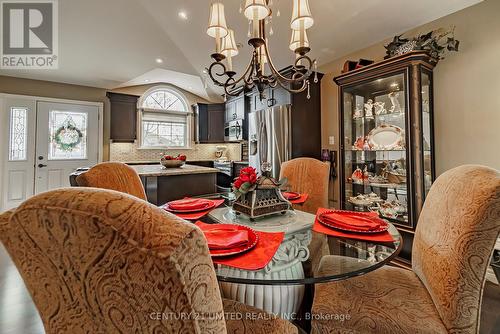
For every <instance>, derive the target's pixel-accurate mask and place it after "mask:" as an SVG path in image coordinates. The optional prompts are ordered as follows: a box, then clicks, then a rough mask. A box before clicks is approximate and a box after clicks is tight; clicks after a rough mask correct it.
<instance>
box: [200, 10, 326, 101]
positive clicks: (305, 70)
mask: <svg viewBox="0 0 500 334" xmlns="http://www.w3.org/2000/svg"><path fill="white" fill-rule="evenodd" d="M271 1H272V0H246V1H245V6H244V8H243V7H240V12H244V15H245V16H246V17H247V19H248V20H249V25H250V26H251V31H249V34H248V35H249V37H251V38H250V39H249V40H248V44H249V45H250V46H252V47H253V51H252V58H251V60H250V63H249V64H248V66H247V67H246V69H245V70H244V71H243V73H242V74H241V75H240V76H239V77H238V78H237V77H236V72H235V71H233V57H235V56H236V55H238V52H239V51H238V47H237V45H236V41H235V37H234V31H233V30H231V29H229V28H228V27H227V24H226V18H225V14H224V5H223V4H222V3H221V2H215V3H213V4H212V5H211V7H210V20H209V25H208V28H207V34H208V35H209V36H211V37H213V38H215V53H213V54H212V55H211V57H212V58H213V60H214V62H213V63H212V64H211V65H210V66H209V67H208V68H207V69H206V72H207V74H208V76H209V77H210V79H211V80H212V81H213V82H214V84H215V85H217V86H220V87H223V88H224V91H225V93H226V95H231V96H237V95H239V94H240V93H241V91H243V90H244V89H245V88H246V89H248V90H251V89H253V87H257V90H258V91H259V93H260V97H261V99H263V98H265V94H264V91H265V89H266V88H267V87H272V88H274V87H276V86H278V85H280V86H281V87H283V88H284V89H286V90H288V91H289V92H291V93H300V92H303V91H305V90H306V89H308V98H309V97H310V95H309V87H310V82H309V80H310V76H311V74H312V72H313V71H316V67H317V65H316V60H312V59H311V58H309V56H308V55H307V53H309V51H310V50H311V49H310V48H309V41H308V38H307V29H309V28H310V27H312V25H313V24H314V20H313V18H312V15H311V10H310V8H309V3H308V0H293V11H292V20H291V23H290V27H291V29H292V37H291V41H290V50H292V51H293V52H294V53H295V54H296V58H295V62H294V63H293V64H292V65H291V66H289V67H288V68H287V69H286V71H280V70H278V69H277V68H276V66H275V65H274V63H273V61H272V58H271V54H270V51H269V43H268V39H267V38H266V32H267V31H268V26H269V25H270V22H271V20H272V16H273V14H272V10H271ZM279 15H280V13H279V10H278V16H279ZM269 31H270V34H272V27H271V28H270V29H269ZM224 60H225V62H224ZM314 81H315V82H318V78H317V74H315V76H314Z"/></svg>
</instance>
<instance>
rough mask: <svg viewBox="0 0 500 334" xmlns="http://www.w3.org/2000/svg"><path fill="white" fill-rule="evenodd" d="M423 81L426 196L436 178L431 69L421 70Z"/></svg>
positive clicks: (423, 144) (423, 145) (423, 146)
mask: <svg viewBox="0 0 500 334" xmlns="http://www.w3.org/2000/svg"><path fill="white" fill-rule="evenodd" d="M421 82H422V91H421V94H422V135H423V136H422V137H423V143H422V148H423V150H422V151H423V155H424V156H423V157H422V158H423V161H424V198H425V196H426V195H427V193H428V192H429V189H430V188H431V185H432V180H434V171H433V168H432V166H433V163H434V162H433V161H432V153H433V152H432V149H433V146H434V145H433V138H432V110H431V106H432V103H431V102H432V101H431V99H432V85H431V83H432V81H431V74H430V72H429V71H426V70H422V72H421Z"/></svg>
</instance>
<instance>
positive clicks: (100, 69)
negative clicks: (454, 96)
mask: <svg viewBox="0 0 500 334" xmlns="http://www.w3.org/2000/svg"><path fill="white" fill-rule="evenodd" d="M273 1H274V5H273V6H274V12H275V13H276V12H277V11H278V9H279V11H280V13H281V15H280V17H276V16H275V17H274V19H273V22H272V23H273V27H274V28H273V29H274V32H275V33H274V35H273V36H270V51H271V54H272V57H273V61H274V62H275V63H276V65H277V66H278V67H284V66H286V65H287V64H289V63H290V62H291V61H292V60H293V57H294V56H293V54H292V52H291V51H290V50H289V49H288V43H289V39H290V29H289V23H290V17H291V7H292V0H273ZM211 2H212V1H211V0H84V1H82V0H63V1H59V69H57V70H28V71H27V70H16V71H14V70H0V74H2V75H9V76H16V77H24V78H32V79H39V80H49V81H58V82H65V83H72V84H79V85H86V86H93V87H102V88H107V89H111V88H115V87H123V86H126V85H136V84H143V83H152V82H167V83H172V84H174V85H177V86H179V87H181V88H183V89H185V90H188V91H191V92H193V93H195V94H197V95H199V96H202V97H205V98H206V97H209V96H211V97H213V96H215V93H216V92H217V91H214V90H213V89H212V88H213V87H210V86H209V88H208V90H206V89H205V88H204V85H203V81H202V79H201V77H202V76H203V74H202V71H203V69H204V68H205V67H206V66H207V65H209V64H210V62H211V59H210V57H209V55H210V53H211V52H212V51H213V48H214V41H213V39H212V38H210V37H209V36H207V35H206V33H205V30H206V25H207V21H208V9H209V6H210V3H211ZM222 2H223V3H224V4H225V7H226V18H227V23H228V25H229V26H230V27H231V28H232V29H234V30H235V33H236V40H237V42H239V43H241V44H242V45H243V47H242V49H241V50H240V54H239V55H238V56H237V58H236V59H235V60H234V62H235V67H236V69H238V68H239V69H241V68H242V67H244V66H245V65H246V64H247V63H248V61H249V59H250V47H249V46H248V45H247V43H246V41H247V29H248V23H247V20H246V19H245V17H244V16H243V14H240V13H239V6H240V2H242V1H239V0H222ZM309 2H310V7H311V10H312V12H313V16H314V19H315V24H314V26H313V27H312V28H311V29H310V30H309V31H308V34H309V39H310V42H311V47H312V52H311V55H312V56H313V57H315V58H318V60H319V63H320V64H324V63H327V62H329V61H331V60H334V59H336V58H339V57H341V56H343V55H346V54H348V53H350V52H352V51H355V50H358V49H361V48H363V47H366V46H369V45H371V44H373V43H375V42H377V41H380V40H382V39H384V38H387V37H390V36H392V35H395V34H398V33H401V32H404V31H406V30H409V29H411V28H414V27H417V26H419V25H422V24H424V23H427V22H430V21H432V20H435V19H437V18H439V17H442V16H445V15H448V14H451V13H453V12H455V11H458V10H460V9H463V8H465V7H468V6H470V5H473V4H475V3H478V2H480V0H439V1H436V0H419V1H414V0H310V1H309ZM181 11H182V12H184V13H185V14H186V17H187V19H183V18H181V17H180V16H179V12H181ZM157 58H160V59H162V60H163V62H162V63H161V64H159V63H157V62H156V61H155V60H156V59H157ZM175 72H178V73H175Z"/></svg>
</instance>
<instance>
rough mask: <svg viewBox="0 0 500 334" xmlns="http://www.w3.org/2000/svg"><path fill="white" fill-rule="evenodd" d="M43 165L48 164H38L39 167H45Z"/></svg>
mask: <svg viewBox="0 0 500 334" xmlns="http://www.w3.org/2000/svg"><path fill="white" fill-rule="evenodd" d="M43 167H47V165H44V164H38V168H43Z"/></svg>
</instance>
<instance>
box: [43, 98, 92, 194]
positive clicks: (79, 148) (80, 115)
mask: <svg viewBox="0 0 500 334" xmlns="http://www.w3.org/2000/svg"><path fill="white" fill-rule="evenodd" d="M98 111H99V110H98V108H97V107H96V106H88V105H78V104H66V103H53V102H38V103H37V135H36V138H37V144H36V154H35V194H38V193H40V192H44V191H48V190H52V189H56V188H61V187H68V186H69V174H71V173H72V172H73V171H74V170H75V169H77V168H79V167H91V166H93V165H95V164H96V163H97V161H98V154H99V151H98V144H99V142H98V139H99V118H98V115H99V114H98Z"/></svg>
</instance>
